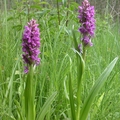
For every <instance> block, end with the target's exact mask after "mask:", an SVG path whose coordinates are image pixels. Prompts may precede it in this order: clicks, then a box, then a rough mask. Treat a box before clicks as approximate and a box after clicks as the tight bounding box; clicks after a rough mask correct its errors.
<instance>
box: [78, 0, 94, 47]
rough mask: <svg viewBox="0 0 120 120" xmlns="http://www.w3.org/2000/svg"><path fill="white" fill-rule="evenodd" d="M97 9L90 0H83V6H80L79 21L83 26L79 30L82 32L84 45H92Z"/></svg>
mask: <svg viewBox="0 0 120 120" xmlns="http://www.w3.org/2000/svg"><path fill="white" fill-rule="evenodd" d="M94 15H95V11H94V6H90V3H89V2H88V0H84V1H83V2H82V6H79V16H78V18H79V22H80V23H81V26H80V28H79V32H80V33H81V34H82V39H81V41H82V43H83V46H92V45H93V43H92V42H91V37H93V36H94V30H95V19H94Z"/></svg>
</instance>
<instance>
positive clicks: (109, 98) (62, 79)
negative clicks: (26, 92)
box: [0, 4, 120, 120]
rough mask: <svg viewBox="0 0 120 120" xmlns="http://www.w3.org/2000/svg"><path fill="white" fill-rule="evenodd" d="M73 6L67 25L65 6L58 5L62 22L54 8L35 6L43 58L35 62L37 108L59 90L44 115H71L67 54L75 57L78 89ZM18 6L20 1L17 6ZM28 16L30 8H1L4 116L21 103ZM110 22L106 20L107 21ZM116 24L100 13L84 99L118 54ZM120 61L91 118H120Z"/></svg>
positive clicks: (5, 119)
mask: <svg viewBox="0 0 120 120" xmlns="http://www.w3.org/2000/svg"><path fill="white" fill-rule="evenodd" d="M77 6H78V5H77V4H74V6H71V7H70V8H69V15H68V25H67V26H66V16H65V15H66V12H67V11H66V9H65V8H64V9H63V8H61V9H60V20H61V21H60V25H58V16H57V14H56V13H57V10H56V9H50V8H40V10H39V9H36V8H35V10H36V11H37V12H36V11H35V10H34V9H33V12H31V13H30V17H31V18H34V19H37V21H38V23H39V27H40V31H41V48H40V50H41V55H40V58H41V64H40V65H39V66H38V67H37V68H36V69H37V70H36V76H35V80H36V81H37V84H36V88H37V89H36V98H35V100H36V108H37V113H38V112H39V110H40V109H41V108H42V106H43V104H44V103H45V101H46V100H47V98H48V97H49V96H50V95H52V94H53V93H54V92H55V91H57V97H56V98H55V101H54V102H53V104H52V105H51V107H50V108H48V109H49V112H48V113H47V115H46V120H67V119H68V118H70V117H71V116H70V104H69V100H68V97H67V96H68V78H67V75H68V74H69V65H70V64H69V60H70V59H71V60H72V66H73V67H72V72H73V76H72V78H73V80H74V81H73V92H76V75H75V74H76V67H74V66H75V63H76V57H75V54H74V52H73V50H72V48H73V37H72V31H71V30H72V28H73V25H74V29H75V30H76V36H77V39H78V41H79V39H80V38H79V37H80V35H79V32H78V31H77V30H78V28H79V23H78V20H77V14H76V12H75V11H73V9H76V8H77ZM18 7H19V6H18ZM26 22H27V14H26V11H25V10H24V11H21V13H19V11H18V9H17V8H16V9H14V10H13V9H12V10H11V11H7V10H6V11H5V12H4V11H3V12H2V11H1V14H0V56H1V57H0V119H1V120H14V117H15V118H18V113H17V109H18V108H20V107H18V105H16V102H15V101H17V102H20V103H21V104H22V99H21V98H22V97H21V96H22V95H23V89H24V79H23V78H24V77H25V76H24V73H23V69H24V65H23V61H22V50H21V42H22V41H21V39H22V32H23V28H24V25H25V24H26ZM105 22H107V21H105ZM118 26H119V25H117V24H109V23H104V22H103V20H102V19H100V18H99V17H97V28H96V35H95V37H94V39H93V43H94V46H93V47H91V48H88V51H87V58H86V69H85V73H84V83H83V93H82V100H83V102H84V99H85V98H86V97H87V95H88V93H89V91H90V89H91V87H92V86H93V85H94V83H95V80H96V79H97V78H98V76H99V75H100V74H101V73H102V71H103V70H104V69H105V67H106V66H107V65H108V64H109V63H110V62H111V61H112V60H113V59H114V58H115V57H116V56H120V54H119V51H120V47H119V46H120V42H119V39H120V37H119V31H118V30H119V29H118ZM119 66H120V62H119V61H118V62H117V65H116V66H115V68H114V70H113V71H112V73H111V75H110V76H109V78H108V81H107V82H106V83H105V85H104V87H103V88H102V90H101V92H100V93H99V94H98V95H97V96H96V98H95V101H94V103H93V105H92V108H91V112H90V115H89V117H90V118H91V120H119V119H120V112H119V111H120V106H119V105H120V102H119V99H120V93H119V91H120V87H119V84H120V80H119V78H120V73H119Z"/></svg>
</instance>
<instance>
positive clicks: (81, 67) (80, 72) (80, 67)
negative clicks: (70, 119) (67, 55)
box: [76, 55, 85, 120]
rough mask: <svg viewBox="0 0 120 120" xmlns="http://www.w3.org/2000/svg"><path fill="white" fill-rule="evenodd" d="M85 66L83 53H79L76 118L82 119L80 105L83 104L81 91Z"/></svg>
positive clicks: (77, 119)
mask: <svg viewBox="0 0 120 120" xmlns="http://www.w3.org/2000/svg"><path fill="white" fill-rule="evenodd" d="M84 68H85V63H84V60H83V58H82V56H81V55H77V76H78V78H77V79H78V81H77V84H78V86H77V113H76V120H80V106H81V93H82V76H83V72H84Z"/></svg>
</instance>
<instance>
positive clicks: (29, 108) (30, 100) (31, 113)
mask: <svg viewBox="0 0 120 120" xmlns="http://www.w3.org/2000/svg"><path fill="white" fill-rule="evenodd" d="M34 92H35V89H34V81H33V66H32V65H31V66H30V70H29V73H28V76H27V80H26V87H25V114H26V120H35V107H34Z"/></svg>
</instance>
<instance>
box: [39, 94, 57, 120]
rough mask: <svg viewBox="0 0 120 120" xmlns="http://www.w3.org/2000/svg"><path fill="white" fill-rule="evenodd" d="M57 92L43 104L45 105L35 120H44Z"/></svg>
mask: <svg viewBox="0 0 120 120" xmlns="http://www.w3.org/2000/svg"><path fill="white" fill-rule="evenodd" d="M56 94H57V92H54V93H53V94H52V95H51V96H50V97H49V98H48V99H47V101H46V102H45V104H44V105H43V107H42V109H41V111H40V113H39V114H38V117H37V120H44V118H45V115H46V114H47V113H48V112H49V109H48V108H49V107H50V106H51V103H52V102H53V100H54V99H55V97H56Z"/></svg>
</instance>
